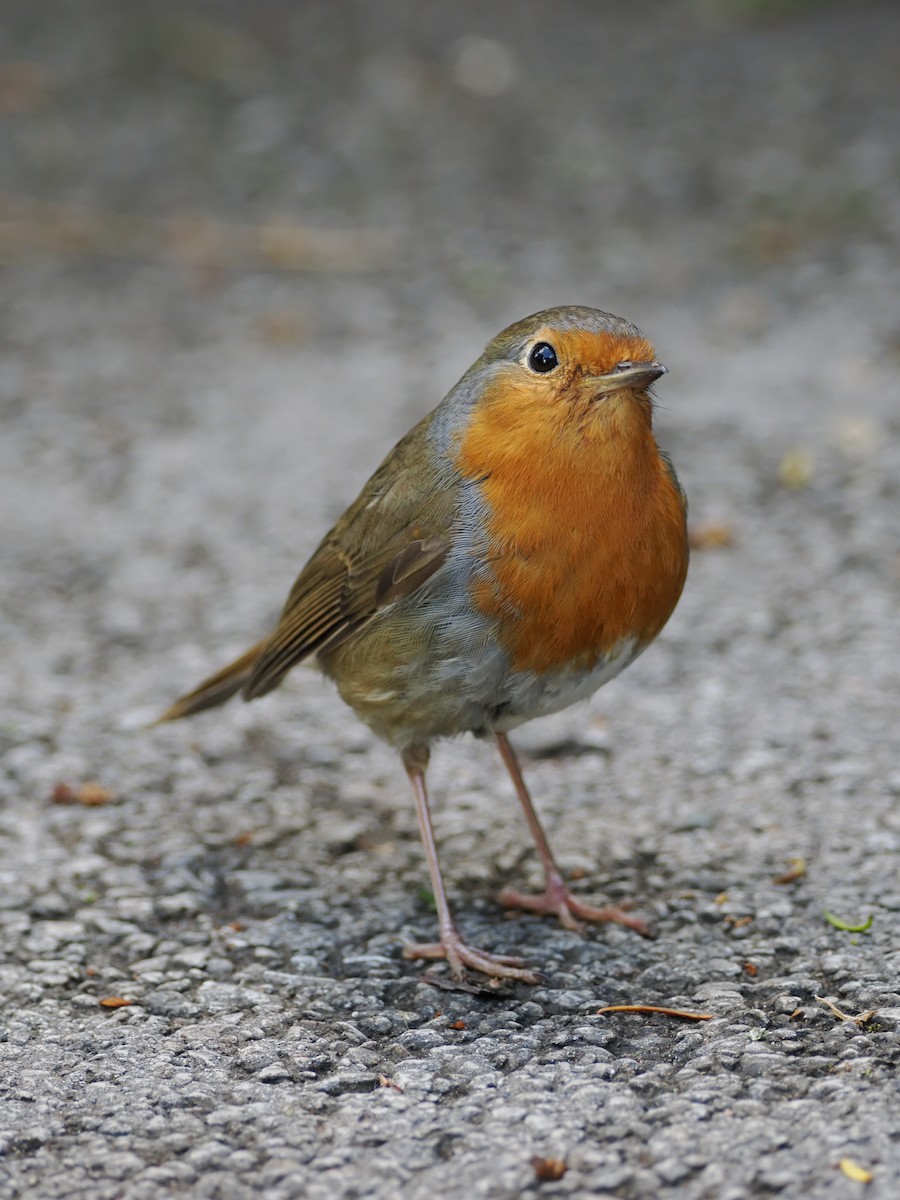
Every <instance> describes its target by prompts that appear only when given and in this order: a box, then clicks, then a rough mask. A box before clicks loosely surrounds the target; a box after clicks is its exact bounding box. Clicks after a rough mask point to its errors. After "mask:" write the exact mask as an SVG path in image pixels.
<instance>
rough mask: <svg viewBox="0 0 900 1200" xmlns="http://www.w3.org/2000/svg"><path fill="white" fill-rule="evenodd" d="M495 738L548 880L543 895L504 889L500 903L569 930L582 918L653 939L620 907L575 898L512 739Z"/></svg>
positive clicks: (641, 923)
mask: <svg viewBox="0 0 900 1200" xmlns="http://www.w3.org/2000/svg"><path fill="white" fill-rule="evenodd" d="M495 737H496V738H497V746H498V747H499V750H500V755H501V757H502V759H503V761H504V763H505V764H506V769H507V771H509V774H510V777H511V779H512V781H513V786H514V787H515V789H516V795H517V796H518V797H519V802H520V803H521V805H522V808H523V810H524V812H525V820H526V821H527V822H528V828H529V829H530V830H531V836H532V837H533V838H534V844H535V845H536V846H537V852H538V854H539V855H540V859H541V863H542V864H543V867H544V879H545V884H544V890H543V892H542V893H541V894H540V895H537V896H533V895H527V894H525V893H523V892H516V891H513V889H512V888H504V890H503V891H502V892H501V893H500V895H499V896H498V900H499V902H500V903H501V904H502V905H504V906H506V907H508V908H527V909H529V910H530V911H531V912H536V913H548V914H551V915H555V916H557V917H558V918H559V921H560V924H561V925H563V926H564V927H565V928H566V929H573V930H576V931H577V930H580V929H581V925H580V924H579V922H578V918H579V917H580V918H581V919H582V920H583V921H614V922H615V923H616V924H618V925H626V926H627V927H628V928H629V929H633V930H635V932H636V933H640V934H642V935H643V936H644V937H652V936H653V934H652V932H651V930H650V928H649V926H648V925H647V923H646V922H645V921H642V920H641V919H640V917H632V916H629V914H628V913H626V912H623V911H622V909H621V908H613V907H610V908H594V907H593V905H591V904H585V903H584V902H583V901H582V900H578V899H577V898H576V897H575V896H573V895H572V893H571V892H570V891H569V889H568V887H567V886H566V884H565V881H564V880H563V877H562V875H561V874H560V872H559V867H557V865H556V862H555V860H554V858H553V852H552V851H551V849H550V843H549V842H548V841H547V835H546V834H545V833H544V830H543V827H542V826H541V823H540V821H539V820H538V815H537V813H536V812H535V811H534V805H533V804H532V802H531V796H530V795H529V794H528V788H527V787H526V785H525V779H524V777H523V775H522V770H521V768H520V766H519V762H518V759H517V758H516V755H515V751H514V750H513V748H512V746H511V744H510V741H509V738H508V737H507V736H506V734H505V733H497V734H495Z"/></svg>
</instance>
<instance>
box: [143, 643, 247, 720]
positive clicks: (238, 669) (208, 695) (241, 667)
mask: <svg viewBox="0 0 900 1200" xmlns="http://www.w3.org/2000/svg"><path fill="white" fill-rule="evenodd" d="M267 642H268V638H265V639H264V640H263V641H261V642H257V643H256V645H255V646H251V647H250V649H249V650H247V651H246V653H244V654H242V655H241V657H240V658H236V659H235V660H234V662H233V663H229V664H228V666H227V667H223V668H222V670H221V671H216V673H215V675H210V677H209V679H204V680H203V682H202V683H200V684H198V685H197V687H195V688H194V690H193V691H192V692H188V693H187V694H186V695H184V696H181V697H180V698H179V699H178V700H176V701H175V703H174V704H173V705H171V707H170V708H167V709H166V711H165V712H164V713H163V714H162V716H161V717H159V718H158V719H157V721H156V724H157V725H162V724H163V723H164V722H166V721H178V720H180V718H181V717H192V716H193V715H194V713H198V712H203V710H204V709H205V708H216V707H217V706H218V705H220V704H224V703H225V701H226V700H230V699H231V697H232V696H233V695H234V694H235V693H236V692H239V691H240V690H241V688H242V687H243V686H244V684H245V683H246V682H247V680H248V679H249V678H250V676H251V675H252V674H253V668H254V667H255V666H256V660H257V659H258V658H259V656H260V654H261V653H262V650H263V647H264V646H265V645H266V644H267Z"/></svg>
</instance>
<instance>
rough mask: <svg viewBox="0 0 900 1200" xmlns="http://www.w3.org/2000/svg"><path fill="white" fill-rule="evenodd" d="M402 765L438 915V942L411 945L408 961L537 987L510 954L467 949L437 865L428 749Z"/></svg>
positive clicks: (456, 973)
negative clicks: (428, 961)
mask: <svg viewBox="0 0 900 1200" xmlns="http://www.w3.org/2000/svg"><path fill="white" fill-rule="evenodd" d="M403 765H404V766H405V767H406V773H407V775H408V776H409V781H410V783H411V784H412V789H413V795H414V796H415V801H416V816H417V817H418V820H419V833H420V834H421V835H422V845H423V846H424V847H425V858H426V859H427V861H428V872H429V874H430V876H431V890H432V892H433V893H434V901H435V904H436V906H437V912H438V930H439V934H440V941H438V942H424V943H423V942H414V943H408V944H407V945H406V946H404V948H403V954H404V956H405V957H406V958H445V959H446V960H447V962H448V963H449V964H450V971H451V974H452V975H453V977H454V979H463V978H464V977H465V973H466V972H465V968H466V967H471V969H472V970H473V971H481V972H482V973H483V974H484V975H490V976H491V977H492V978H500V979H520V980H521V981H522V982H523V983H537V982H538V977H537V975H535V974H534V973H533V972H532V971H529V970H528V969H527V968H526V967H525V965H524V960H523V959H521V958H516V957H514V956H512V955H508V954H490V953H488V951H486V950H476V949H474V948H473V947H472V946H468V945H467V944H466V943H465V942H464V941H463V938H462V934H461V933H460V932H459V930H458V929H457V928H456V922H455V921H454V920H453V917H452V915H451V913H450V905H449V904H448V903H447V894H446V892H445V891H444V881H443V879H442V878H441V867H440V863H439V862H438V854H437V846H436V845H435V841H434V830H433V829H432V826H431V813H430V811H429V808H428V793H427V791H426V789H425V768H426V766H427V765H428V748H427V747H426V746H417V747H413V749H411V750H408V751H406V752H405V753H404V755H403Z"/></svg>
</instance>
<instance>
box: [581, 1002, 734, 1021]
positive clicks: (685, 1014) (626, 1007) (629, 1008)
mask: <svg viewBox="0 0 900 1200" xmlns="http://www.w3.org/2000/svg"><path fill="white" fill-rule="evenodd" d="M616 1012H621V1013H661V1014H662V1016H664V1017H680V1018H681V1020H682V1021H711V1020H712V1018H713V1014H712V1013H698V1012H691V1011H690V1010H689V1009H685V1008H666V1007H665V1006H664V1005H661V1004H607V1006H606V1007H605V1008H598V1009H597V1014H596V1015H597V1016H598V1017H599V1016H602V1015H603V1014H604V1013H616Z"/></svg>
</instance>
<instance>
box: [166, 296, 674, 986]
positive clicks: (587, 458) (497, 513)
mask: <svg viewBox="0 0 900 1200" xmlns="http://www.w3.org/2000/svg"><path fill="white" fill-rule="evenodd" d="M666 373H667V368H666V367H664V366H663V364H662V363H661V362H659V361H658V360H657V358H656V352H655V350H654V348H653V346H652V345H651V343H650V342H649V341H648V340H647V339H646V338H645V336H644V335H643V334H642V333H641V331H640V330H639V329H638V328H637V327H636V326H635V325H632V324H631V323H630V322H628V321H626V320H623V319H622V318H621V317H617V316H614V315H613V314H611V313H606V312H602V311H600V310H598V309H595V308H589V307H584V306H564V307H556V308H549V309H545V310H543V311H541V312H537V313H534V314H533V315H531V316H529V317H525V318H524V319H523V320H520V321H517V322H515V323H514V324H512V325H509V326H508V327H507V328H506V329H504V330H502V331H501V332H500V333H499V334H497V336H496V337H495V338H494V339H493V340H492V341H491V342H490V343H489V344H488V345H487V347H486V349H485V350H484V352H483V353H482V354H481V356H480V357H479V358H478V359H477V360H476V361H475V363H474V364H473V365H472V366H471V367H470V368H469V369H468V370H467V371H466V372H465V374H464V375H463V376H462V378H461V379H460V380H459V382H458V383H457V384H456V385H455V386H454V387H453V388H451V390H450V391H449V392H448V394H447V395H446V396H445V398H444V399H443V400H442V401H441V402H440V403H439V404H438V405H437V407H436V408H435V409H434V410H433V411H432V412H431V413H429V414H428V415H427V416H425V417H424V418H423V419H422V420H420V421H419V422H418V424H416V425H415V426H414V427H413V428H412V429H411V430H410V431H409V433H407V434H406V436H405V437H403V438H401V440H400V441H399V442H398V443H397V445H396V446H395V447H394V448H393V449H392V450H391V451H390V453H389V454H388V455H387V457H386V458H385V459H384V461H383V462H382V463H381V465H380V466H379V467H378V468H377V470H376V471H375V473H374V474H373V475H372V476H371V478H370V479H369V480H368V482H367V483H366V484H365V485H364V486H363V488H362V491H361V492H360V494H359V496H358V497H357V499H356V500H355V501H354V502H353V503H352V504H351V505H350V507H349V508H348V509H347V510H346V512H345V513H344V515H343V516H342V517H341V518H340V519H339V520H338V521H337V522H336V524H335V525H334V526H333V528H332V529H331V530H330V531H329V532H328V533H327V534H326V535H325V537H324V538H323V539H322V541H321V542H320V543H319V545H318V547H317V548H316V549H315V550H314V552H313V553H312V555H311V557H310V558H309V560H308V562H307V563H306V565H305V566H304V567H303V568H302V570H301V571H300V573H299V575H298V576H297V579H296V581H295V582H294V585H293V587H292V588H291V590H290V593H289V594H288V597H287V600H286V602H285V604H284V608H283V610H282V612H281V616H280V619H279V621H278V623H277V625H276V627H275V629H274V630H273V631H272V632H271V633H270V634H269V635H268V636H266V637H264V638H263V639H262V640H261V641H259V642H257V643H256V644H255V645H253V646H252V647H251V648H250V649H249V650H247V651H246V652H245V653H244V654H242V655H241V656H240V658H238V659H237V660H236V661H234V662H232V663H230V664H229V665H228V666H226V667H225V668H224V669H222V670H220V671H218V672H217V673H216V674H214V675H212V676H210V677H209V678H208V679H206V680H204V681H203V682H202V683H201V684H199V686H198V687H196V688H194V689H193V690H192V691H190V692H188V693H187V694H186V695H184V696H182V697H181V698H180V699H179V700H176V701H175V702H174V704H172V705H171V707H170V708H168V709H167V710H166V711H165V712H164V713H163V714H162V716H161V717H160V718H159V720H160V721H161V722H162V721H174V720H177V719H180V718H182V717H187V716H190V715H193V714H194V713H198V712H201V711H202V710H204V709H208V708H212V707H215V706H217V705H220V704H222V703H224V702H225V701H226V700H228V699H229V698H230V697H232V696H234V695H236V694H237V693H240V695H241V696H242V698H243V699H244V700H253V699H255V698H256V697H258V696H263V695H265V694H266V693H267V692H271V691H272V690H273V688H276V687H277V686H278V685H279V684H280V683H281V681H282V680H283V679H284V677H285V675H286V674H287V672H288V671H289V670H290V669H291V668H292V667H294V666H296V665H297V664H299V663H304V662H305V663H308V664H311V665H313V666H316V667H317V668H318V669H319V670H320V671H321V672H322V673H324V675H325V676H327V677H328V678H330V679H331V680H332V681H333V682H334V684H336V686H337V690H338V692H339V693H340V695H341V697H342V698H343V700H344V701H345V702H346V703H347V704H348V705H349V706H350V708H351V709H352V710H353V711H354V712H355V713H356V715H357V716H358V717H359V718H361V720H362V721H363V722H364V723H365V724H366V725H368V726H369V728H370V729H371V730H372V731H373V732H374V733H375V734H376V735H377V736H378V737H380V738H382V739H383V740H384V741H385V742H387V743H388V744H389V745H390V746H392V747H393V748H394V749H395V750H396V751H397V752H398V753H399V755H400V757H401V759H402V762H403V765H404V767H405V770H406V774H407V775H408V777H409V781H410V784H411V786H412V793H413V799H414V803H415V809H416V816H417V820H418V825H419V832H420V834H421V838H422V844H423V848H424V853H425V859H426V861H427V865H428V871H429V875H430V880H431V890H432V894H433V896H434V901H435V908H436V913H437V920H438V940H437V941H434V942H421V943H407V944H406V945H405V947H404V954H405V955H406V956H407V957H408V958H413V959H426V960H430V959H445V960H446V961H447V963H448V967H449V971H450V973H451V975H452V976H453V978H454V979H457V980H462V979H463V978H465V976H466V972H467V969H468V970H470V971H474V972H478V973H480V974H482V975H486V976H488V977H490V978H491V979H492V980H500V981H520V982H523V983H526V984H534V983H536V982H538V980H539V979H540V975H539V974H537V973H535V971H534V970H533V969H532V967H531V964H530V963H528V962H526V960H525V959H523V958H522V957H520V956H517V955H504V954H496V953H492V952H489V951H487V950H484V949H480V948H479V947H477V946H474V945H471V944H470V943H469V942H468V941H467V940H466V939H465V937H464V936H463V934H462V932H461V931H460V927H459V925H458V924H457V922H456V919H455V917H454V915H453V912H452V910H451V907H450V904H449V901H448V898H447V891H446V888H445V886H444V882H443V877H442V874H441V867H440V863H439V860H438V851H437V846H436V842H435V837H434V831H433V827H432V820H431V812H430V804H429V796H428V791H427V788H426V768H427V766H428V760H429V752H430V747H431V744H432V743H433V742H434V741H435V740H436V739H439V738H448V737H454V736H456V735H459V734H464V733H472V734H474V735H476V736H477V737H491V738H493V739H494V740H495V742H496V744H497V747H498V749H499V752H500V756H501V759H502V761H503V763H504V764H505V767H506V769H507V771H508V772H509V775H510V778H511V780H512V784H513V787H514V789H515V792H516V795H517V797H518V799H519V801H520V803H521V806H522V809H523V812H524V816H525V820H526V823H527V825H528V828H529V830H530V832H531V835H532V837H533V839H534V842H535V845H536V849H537V853H538V855H539V857H540V860H541V864H542V866H543V871H544V889H543V891H542V892H541V893H539V894H537V895H531V894H525V893H521V892H518V891H514V890H512V889H505V890H504V891H502V892H501V893H500V895H499V897H498V899H499V901H500V903H501V904H502V905H504V906H506V907H510V908H521V909H524V910H526V911H530V912H532V913H537V914H548V915H555V916H556V917H557V918H558V919H559V920H560V921H561V923H562V925H563V926H564V927H566V928H567V929H572V930H581V929H582V928H583V926H582V922H583V921H597V922H603V921H611V922H616V923H618V924H621V925H624V926H627V927H630V928H631V929H633V930H635V931H636V932H638V933H641V934H646V935H650V933H651V931H650V930H649V928H648V926H647V925H646V924H645V922H644V921H643V920H642V919H641V918H640V917H638V916H634V915H631V914H630V913H628V912H626V911H624V910H623V909H621V908H616V907H606V908H596V907H593V906H591V905H589V904H587V903H585V902H584V901H582V900H581V899H579V898H578V897H576V896H574V895H573V894H572V892H571V891H570V889H569V888H568V886H567V884H566V883H565V881H564V878H563V875H562V873H561V871H560V869H559V867H558V866H557V863H556V860H555V858H554V856H553V853H552V851H551V849H550V845H549V842H548V840H547V837H546V835H545V833H544V830H543V827H542V825H541V822H540V820H539V818H538V815H537V812H536V810H535V807H534V804H533V802H532V799H531V796H530V794H529V791H528V788H527V786H526V783H525V780H524V777H523V774H522V771H521V768H520V765H519V762H518V759H517V756H516V754H515V751H514V749H513V746H512V744H511V742H510V740H509V732H510V730H512V729H514V728H515V727H516V726H518V725H520V724H522V723H523V722H525V721H528V720H531V719H532V718H534V717H539V716H543V715H545V714H548V713H553V712H557V711H559V710H561V709H563V708H565V707H567V706H569V705H571V704H574V703H576V702H577V701H580V700H584V699H586V698H587V697H588V696H590V695H591V694H592V693H593V692H595V691H596V690H597V689H598V688H599V687H601V686H602V685H603V684H605V683H607V682H608V681H609V680H611V679H612V678H614V677H615V676H616V675H618V674H619V672H620V671H622V670H623V669H624V668H625V667H627V666H628V665H629V664H630V663H632V662H633V661H634V660H635V659H636V658H637V657H638V655H639V654H640V653H641V652H642V651H643V650H644V649H645V648H646V647H647V646H648V645H649V644H650V643H651V642H652V641H653V640H654V638H656V636H657V634H658V633H659V632H660V630H661V629H662V628H663V626H664V625H665V624H666V622H667V620H668V619H669V617H670V615H671V614H672V612H673V610H674V608H675V606H676V604H677V602H678V599H679V597H680V595H681V592H682V588H683V586H684V582H685V577H686V574H687V567H688V538H687V501H686V497H685V494H684V491H683V489H682V487H681V485H680V483H679V481H678V478H677V476H676V473H675V469H674V467H673V465H672V462H671V460H670V458H669V457H668V455H667V454H666V453H665V452H664V451H662V450H661V449H660V448H659V446H658V445H657V442H656V440H655V437H654V433H653V408H654V400H653V398H652V396H651V391H650V388H651V385H652V384H653V383H654V382H655V381H656V380H658V379H659V378H661V376H663V375H664V374H666Z"/></svg>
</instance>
